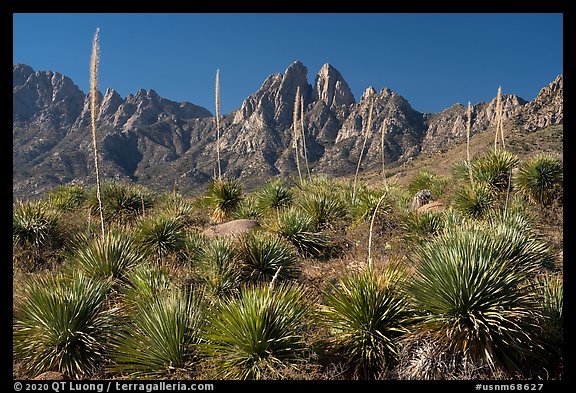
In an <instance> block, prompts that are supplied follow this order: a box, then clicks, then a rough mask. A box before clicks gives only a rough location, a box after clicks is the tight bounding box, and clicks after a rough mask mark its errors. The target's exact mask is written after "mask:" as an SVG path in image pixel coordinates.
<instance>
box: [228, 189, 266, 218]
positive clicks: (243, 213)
mask: <svg viewBox="0 0 576 393" xmlns="http://www.w3.org/2000/svg"><path fill="white" fill-rule="evenodd" d="M263 216H264V212H263V211H262V209H261V208H260V206H259V204H258V202H257V201H256V200H255V198H254V197H253V196H252V195H251V196H248V197H246V198H244V199H242V201H240V203H239V204H238V207H237V208H236V209H235V210H234V212H233V213H232V217H233V218H235V219H241V218H244V219H247V220H260V219H261V218H262V217H263Z"/></svg>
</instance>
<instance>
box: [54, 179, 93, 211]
mask: <svg viewBox="0 0 576 393" xmlns="http://www.w3.org/2000/svg"><path fill="white" fill-rule="evenodd" d="M85 200H86V193H85V192H84V187H82V186H81V185H79V184H68V185H64V186H58V187H56V188H54V189H52V190H50V192H49V193H48V203H49V204H50V205H51V206H53V207H54V208H57V209H60V210H73V209H76V208H78V207H80V206H82V204H83V203H84V201H85Z"/></svg>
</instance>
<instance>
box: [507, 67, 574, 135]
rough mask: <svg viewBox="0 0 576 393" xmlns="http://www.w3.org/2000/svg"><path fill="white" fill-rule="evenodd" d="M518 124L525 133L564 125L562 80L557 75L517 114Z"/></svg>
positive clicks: (560, 76) (561, 77)
mask: <svg viewBox="0 0 576 393" xmlns="http://www.w3.org/2000/svg"><path fill="white" fill-rule="evenodd" d="M518 123H520V124H522V128H523V129H525V130H527V131H534V130H537V129H539V128H544V127H548V126H551V125H556V124H563V123H564V78H563V76H562V75H558V76H557V77H556V79H554V81H552V83H550V84H549V85H548V86H546V87H544V88H542V89H541V90H540V92H539V93H538V95H537V96H536V98H534V100H532V101H530V102H529V103H528V104H526V106H525V107H524V108H523V110H522V112H521V113H519V114H518Z"/></svg>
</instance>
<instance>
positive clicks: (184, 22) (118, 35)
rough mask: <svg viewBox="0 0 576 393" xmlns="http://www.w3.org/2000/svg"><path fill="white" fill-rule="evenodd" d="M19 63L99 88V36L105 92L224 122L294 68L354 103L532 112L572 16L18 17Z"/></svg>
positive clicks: (558, 63)
mask: <svg viewBox="0 0 576 393" xmlns="http://www.w3.org/2000/svg"><path fill="white" fill-rule="evenodd" d="M13 21H14V24H13V26H14V29H13V33H14V34H13V43H14V51H13V62H14V63H24V64H28V65H30V66H32V68H34V69H35V70H36V71H39V70H42V71H45V70H51V71H57V72H60V73H62V74H64V75H67V76H69V77H70V78H72V80H74V82H75V83H76V84H77V85H78V87H79V88H80V89H82V90H83V91H84V92H87V91H88V87H89V68H88V66H89V61H90V51H91V41H92V37H93V35H94V32H95V30H96V27H100V30H101V37H100V45H101V58H100V78H99V79H100V82H99V84H100V89H101V91H104V90H105V89H106V88H108V87H111V88H114V89H116V90H117V91H118V92H119V94H120V95H121V96H122V97H126V95H128V94H131V93H132V94H133V93H135V92H136V91H137V90H138V89H141V88H143V89H147V90H148V89H154V90H156V92H158V94H160V95H161V96H162V97H165V98H168V99H171V100H174V101H188V102H192V103H194V104H197V105H201V106H204V107H205V108H207V109H208V110H210V111H211V112H212V113H214V112H215V108H214V78H215V74H216V70H217V69H218V68H219V69H220V96H221V112H222V113H228V112H231V111H233V110H235V109H237V108H239V107H240V106H241V105H242V101H243V99H244V98H246V97H247V96H248V95H250V94H252V93H254V92H255V91H256V90H258V88H260V86H261V85H262V83H263V82H264V80H265V79H266V77H268V76H269V75H270V74H273V73H283V72H284V71H285V70H286V68H287V67H288V66H289V65H290V64H291V63H292V62H293V61H295V60H300V61H301V62H302V63H303V64H304V65H305V66H306V67H307V69H308V80H309V82H310V83H313V82H314V77H315V75H316V73H317V72H318V70H319V69H320V68H321V67H322V65H323V64H324V63H330V64H332V65H333V66H334V67H335V68H336V69H338V70H339V71H340V72H341V73H342V75H343V77H344V79H345V80H346V81H347V82H348V84H349V85H350V88H351V89H352V93H353V94H354V97H355V98H356V100H359V99H360V96H361V95H362V92H363V91H364V90H365V89H366V88H367V87H368V86H373V87H374V88H375V89H376V90H378V91H380V90H381V89H382V88H384V87H388V88H390V89H392V90H394V91H396V92H397V93H399V94H400V95H402V96H403V97H405V98H406V99H408V101H409V102H410V103H411V105H412V107H413V108H414V109H416V110H418V111H420V112H439V111H441V110H443V109H445V108H448V107H450V106H452V105H453V104H455V103H457V102H459V103H462V104H466V103H467V102H468V101H471V102H472V104H476V103H478V102H481V101H489V100H490V99H492V98H493V97H494V96H495V95H496V93H497V90H498V86H502V91H503V93H507V94H517V95H519V96H520V97H522V98H524V99H526V100H531V99H533V98H534V97H535V96H536V95H537V94H538V92H539V91H540V89H541V88H542V87H544V86H546V85H548V84H549V83H550V82H551V81H552V80H554V78H555V77H556V76H557V75H559V74H562V73H563V15H562V14H558V13H556V14H553V13H520V14H511V13H506V14H481V13H468V14H427V13H426V14H418V13H412V14H394V13H393V14H385V13H379V14H361V13H333V14H322V13H311V14H305V13H301V14H288V13H273V14H167V13H163V14H113V13H112V14H90V13H85V14H71V13H67V14H56V13H55V14H14V16H13Z"/></svg>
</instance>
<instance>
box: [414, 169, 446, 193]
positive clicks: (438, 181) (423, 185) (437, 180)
mask: <svg viewBox="0 0 576 393" xmlns="http://www.w3.org/2000/svg"><path fill="white" fill-rule="evenodd" d="M447 183H448V180H447V179H446V178H444V177H442V176H439V175H437V174H435V173H433V172H430V171H420V172H418V173H417V174H416V175H415V176H414V177H413V178H412V180H411V181H410V184H408V191H410V193H411V194H415V193H417V192H418V191H420V190H424V189H426V190H430V191H432V195H434V197H435V198H439V197H440V196H441V195H442V194H443V193H444V189H445V188H446V184H447Z"/></svg>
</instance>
